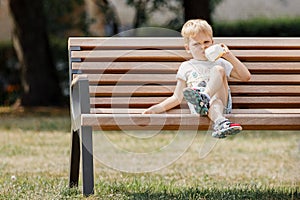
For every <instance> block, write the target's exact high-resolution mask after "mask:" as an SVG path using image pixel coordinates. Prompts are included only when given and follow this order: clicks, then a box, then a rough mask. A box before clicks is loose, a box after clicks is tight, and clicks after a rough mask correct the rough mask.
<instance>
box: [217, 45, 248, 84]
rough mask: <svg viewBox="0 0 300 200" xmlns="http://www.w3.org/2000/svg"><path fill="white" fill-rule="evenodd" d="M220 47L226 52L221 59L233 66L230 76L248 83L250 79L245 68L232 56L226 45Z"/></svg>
mask: <svg viewBox="0 0 300 200" xmlns="http://www.w3.org/2000/svg"><path fill="white" fill-rule="evenodd" d="M222 46H223V47H225V50H226V53H225V54H224V55H223V58H225V59H226V60H227V61H229V62H230V63H231V64H232V66H233V69H232V71H231V74H230V76H231V77H233V78H235V79H238V80H241V81H249V80H250V79H251V74H250V72H249V70H248V69H247V67H246V66H245V65H244V64H243V63H242V62H241V61H240V60H239V59H238V58H237V57H236V56H235V55H233V53H232V52H231V51H230V50H229V49H228V47H227V46H226V45H224V44H222Z"/></svg>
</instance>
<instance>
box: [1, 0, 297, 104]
mask: <svg viewBox="0 0 300 200" xmlns="http://www.w3.org/2000/svg"><path fill="white" fill-rule="evenodd" d="M10 1H11V2H14V1H13V0H10ZM10 1H9V0H8V2H10ZM282 1H283V0H282ZM15 2H17V0H15ZM42 2H43V8H42V9H43V13H44V16H45V19H46V23H45V26H46V31H47V36H48V38H49V46H50V50H51V54H52V55H51V59H53V63H54V67H55V70H56V72H57V74H58V77H59V82H60V87H61V88H60V90H61V91H62V92H61V95H62V103H61V104H59V105H63V106H64V105H68V90H69V89H68V85H69V83H68V80H69V78H68V75H69V73H68V52H67V40H68V37H69V36H113V35H115V34H119V35H120V36H122V34H120V33H121V32H122V31H124V30H128V29H132V28H139V27H149V26H155V27H164V28H167V29H171V30H175V31H180V29H181V27H182V25H183V23H184V21H186V20H187V19H188V18H187V16H188V17H189V18H196V17H197V18H198V17H201V18H204V19H207V20H208V21H210V22H211V24H212V26H213V29H214V36H216V37H222V36H226V37H299V36H300V17H280V18H265V17H255V18H252V19H247V20H234V21H226V20H224V21H220V20H213V19H212V17H211V16H212V13H213V12H214V10H215V8H216V7H217V6H218V4H219V3H220V2H222V0H211V1H209V0H201V1H184V0H174V1H172V2H170V1H167V0H151V1H146V0H126V4H127V5H128V6H129V7H131V8H133V9H134V11H135V14H134V20H133V21H132V24H130V25H128V26H124V25H121V24H120V16H118V13H117V12H116V8H115V7H114V6H113V5H112V4H111V2H110V1H108V0H95V1H91V0H47V1H46V0H44V1H42ZM87 2H93V3H94V7H93V8H91V9H93V10H94V11H95V10H96V11H95V12H97V14H98V15H94V16H91V15H90V13H87V9H86V6H87ZM187 2H189V3H191V2H192V3H194V5H197V8H198V9H203V10H206V11H208V13H207V14H206V16H193V15H190V14H189V13H192V12H193V11H192V10H191V8H190V7H188V6H191V5H188V4H187ZM194 7H195V6H194ZM158 10H160V11H162V12H165V11H166V10H167V11H168V12H169V13H171V16H173V17H169V19H168V20H167V21H163V20H162V23H160V24H159V23H158V22H157V21H156V22H153V21H151V16H153V13H154V12H157V11H158ZM196 11H197V10H196ZM95 16H99V18H95ZM99 20H100V21H101V22H100V24H102V27H101V28H98V32H97V31H96V32H95V29H96V30H97V27H96V28H95V27H94V29H91V27H93V26H94V25H95V24H99ZM100 29H101V30H100ZM125 36H131V35H125ZM139 36H142V35H139ZM21 71H22V65H21V64H20V62H19V60H18V57H17V55H16V51H15V49H14V45H13V42H12V40H8V41H2V42H0V106H11V105H13V104H15V103H16V102H18V100H20V99H21V98H22V95H23V94H24V90H23V87H22V81H21V75H20V74H21ZM37 106H38V105H37Z"/></svg>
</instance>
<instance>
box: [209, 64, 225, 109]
mask: <svg viewBox="0 0 300 200" xmlns="http://www.w3.org/2000/svg"><path fill="white" fill-rule="evenodd" d="M227 90H228V82H227V77H226V73H225V70H224V68H223V67H222V66H219V65H216V66H215V67H213V68H212V69H211V71H210V79H209V81H208V82H207V86H206V88H205V90H204V93H206V94H208V95H209V96H210V97H212V96H215V95H218V96H219V97H221V100H222V101H223V103H224V105H226V104H225V103H226V102H225V101H227V96H228V91H227ZM217 93H218V94H217ZM226 94H227V96H226Z"/></svg>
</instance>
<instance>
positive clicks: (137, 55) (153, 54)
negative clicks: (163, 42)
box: [71, 50, 300, 62]
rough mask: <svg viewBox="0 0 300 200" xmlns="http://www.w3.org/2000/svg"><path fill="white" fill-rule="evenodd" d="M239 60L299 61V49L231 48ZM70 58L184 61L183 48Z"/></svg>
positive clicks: (76, 54)
mask: <svg viewBox="0 0 300 200" xmlns="http://www.w3.org/2000/svg"><path fill="white" fill-rule="evenodd" d="M232 52H233V54H235V55H236V56H237V57H238V58H239V59H240V60H241V61H262V60H263V61H300V50H232ZM71 58H72V59H82V60H85V61H93V62H96V61H186V60H189V59H191V58H192V57H191V54H188V53H187V52H186V51H185V50H113V51H112V50H102V51H97V50H95V51H72V52H71Z"/></svg>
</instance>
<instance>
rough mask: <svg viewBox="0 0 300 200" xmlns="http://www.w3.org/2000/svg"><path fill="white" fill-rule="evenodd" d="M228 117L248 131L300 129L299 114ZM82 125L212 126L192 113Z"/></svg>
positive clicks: (97, 117) (93, 119)
mask: <svg viewBox="0 0 300 200" xmlns="http://www.w3.org/2000/svg"><path fill="white" fill-rule="evenodd" d="M226 117H228V118H229V119H230V120H231V121H234V122H236V123H240V124H242V126H243V127H244V128H245V129H248V130H265V129H268V130H272V129H277V130H280V129H281V130H286V128H289V130H292V129H293V130H299V129H300V124H299V121H300V114H229V115H226ZM278 122H280V123H278ZM82 124H83V125H84V126H93V127H94V128H95V129H101V130H129V129H130V130H177V129H179V130H186V129H188V130H207V129H208V128H209V126H211V125H212V123H211V122H210V121H209V119H208V118H207V117H199V116H198V115H193V114H150V115H142V114H114V115H111V114H84V115H82Z"/></svg>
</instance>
